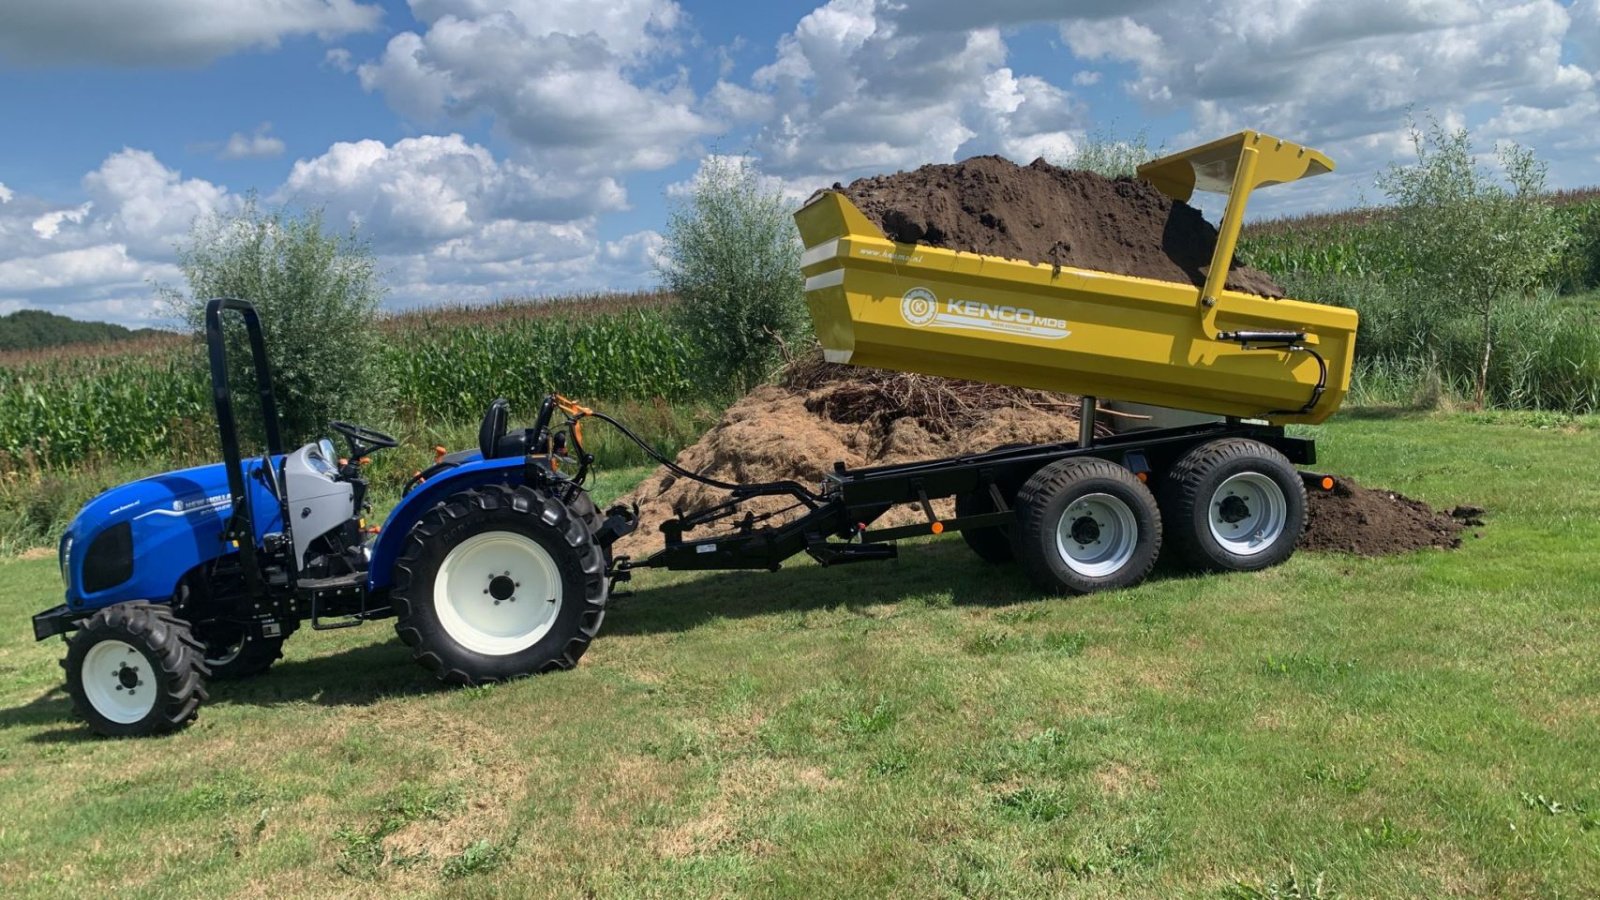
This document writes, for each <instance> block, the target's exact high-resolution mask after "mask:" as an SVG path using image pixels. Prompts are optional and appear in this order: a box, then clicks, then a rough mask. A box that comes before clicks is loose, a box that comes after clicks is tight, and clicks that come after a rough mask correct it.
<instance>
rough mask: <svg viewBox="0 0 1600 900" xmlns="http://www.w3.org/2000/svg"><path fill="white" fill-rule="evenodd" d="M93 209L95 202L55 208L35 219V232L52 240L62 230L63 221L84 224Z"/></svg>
mask: <svg viewBox="0 0 1600 900" xmlns="http://www.w3.org/2000/svg"><path fill="white" fill-rule="evenodd" d="M91 209H94V203H93V202H90V203H85V204H83V205H82V206H75V207H73V208H71V209H53V210H51V211H49V212H47V213H45V214H43V215H41V216H39V218H37V219H34V220H33V233H34V234H37V235H38V236H39V237H42V238H44V239H45V240H50V239H51V238H54V237H55V236H56V235H57V234H59V233H60V232H61V226H62V224H63V223H71V224H73V225H79V224H82V223H83V220H84V219H85V218H87V217H88V215H89V210H91Z"/></svg>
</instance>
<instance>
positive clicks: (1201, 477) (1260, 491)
mask: <svg viewBox="0 0 1600 900" xmlns="http://www.w3.org/2000/svg"><path fill="white" fill-rule="evenodd" d="M1161 507H1162V513H1163V515H1164V517H1165V519H1166V522H1167V538H1168V540H1169V541H1170V542H1171V544H1172V547H1173V549H1174V550H1175V551H1176V552H1177V554H1178V557H1179V558H1180V559H1181V560H1183V561H1184V562H1185V563H1187V564H1189V565H1191V566H1193V567H1195V568H1198V569H1203V570H1206V571H1223V572H1252V571H1255V570H1257V569H1265V568H1267V567H1269V566H1275V565H1277V564H1279V563H1281V562H1283V561H1284V560H1286V559H1288V558H1289V557H1290V556H1292V555H1293V554H1294V548H1295V544H1296V543H1298V542H1299V540H1300V534H1301V532H1302V531H1304V530H1305V525H1306V489H1305V484H1304V483H1302V482H1301V480H1300V473H1299V472H1298V471H1297V470H1296V469H1295V467H1294V465H1293V464H1291V463H1290V462H1289V460H1288V459H1287V458H1286V457H1285V456H1284V455H1283V454H1282V453H1279V452H1278V451H1277V450H1275V449H1274V448H1272V447H1270V446H1268V445H1266V444H1263V443H1262V442H1260V441H1253V440H1249V439H1247V438H1223V439H1221V440H1216V441H1211V442H1209V443H1206V444H1201V445H1200V446H1198V447H1195V448H1194V449H1193V450H1190V451H1189V452H1188V453H1186V454H1184V455H1183V457H1182V458H1180V459H1179V460H1178V461H1177V463H1175V464H1173V466H1172V468H1170V469H1168V470H1167V473H1166V475H1165V477H1163V478H1162V484H1161Z"/></svg>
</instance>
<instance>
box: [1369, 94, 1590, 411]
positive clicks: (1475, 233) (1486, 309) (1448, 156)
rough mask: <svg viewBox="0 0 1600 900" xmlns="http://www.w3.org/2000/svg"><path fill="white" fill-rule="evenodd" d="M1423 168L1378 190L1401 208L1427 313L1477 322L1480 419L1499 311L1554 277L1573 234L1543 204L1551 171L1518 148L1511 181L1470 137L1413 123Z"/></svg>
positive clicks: (1399, 169)
mask: <svg viewBox="0 0 1600 900" xmlns="http://www.w3.org/2000/svg"><path fill="white" fill-rule="evenodd" d="M1411 145H1412V147H1413V148H1415V150H1416V162H1415V163H1413V164H1412V165H1409V166H1401V165H1398V164H1394V165H1391V166H1390V167H1389V169H1388V171H1387V172H1385V173H1384V174H1383V175H1381V176H1379V179H1378V186H1379V187H1380V188H1381V189H1382V190H1383V191H1384V193H1385V194H1387V195H1388V197H1389V199H1390V200H1391V201H1393V202H1394V203H1395V206H1396V207H1397V210H1398V220H1397V225H1398V226H1399V228H1400V231H1401V233H1402V234H1404V235H1405V236H1406V242H1405V250H1404V253H1405V255H1406V257H1407V260H1406V262H1407V268H1408V270H1409V272H1410V277H1411V279H1412V280H1413V281H1414V283H1415V288H1416V290H1417V293H1418V296H1417V301H1418V302H1422V303H1431V304H1439V305H1440V308H1441V310H1442V311H1443V312H1445V313H1447V314H1448V313H1450V312H1458V313H1467V314H1470V315H1473V316H1475V317H1476V319H1477V321H1478V328H1479V340H1480V346H1481V349H1482V353H1481V354H1480V355H1479V360H1478V373H1477V384H1476V391H1475V393H1474V402H1475V403H1476V404H1477V406H1478V407H1479V408H1480V409H1481V408H1482V407H1483V404H1484V394H1485V392H1486V391H1487V389H1488V382H1489V364H1490V362H1491V360H1492V358H1493V355H1494V344H1495V335H1494V322H1495V315H1494V313H1495V307H1496V304H1498V303H1499V302H1500V301H1501V300H1504V299H1506V298H1511V297H1520V296H1526V295H1527V294H1528V293H1529V292H1530V291H1532V290H1533V289H1534V288H1535V287H1537V286H1538V285H1539V283H1540V282H1541V281H1542V280H1543V279H1545V278H1546V277H1547V276H1549V275H1550V274H1551V273H1552V271H1553V270H1554V268H1555V266H1556V264H1557V262H1558V261H1559V260H1560V259H1561V256H1562V251H1563V250H1564V248H1565V245H1566V241H1567V229H1566V227H1565V226H1564V225H1563V223H1562V221H1561V219H1560V218H1559V216H1558V215H1557V214H1556V212H1555V210H1554V209H1552V207H1551V206H1550V204H1549V203H1548V202H1547V201H1546V199H1545V197H1544V186H1545V172H1546V168H1547V167H1546V165H1545V164H1544V163H1543V162H1540V161H1539V160H1538V159H1537V158H1535V157H1534V155H1533V152H1532V151H1531V150H1528V149H1526V148H1523V147H1520V146H1517V145H1516V144H1509V143H1508V144H1505V145H1502V146H1500V147H1499V148H1497V151H1496V156H1497V158H1498V161H1499V163H1500V168H1501V170H1502V171H1503V173H1504V176H1505V183H1504V184H1502V183H1501V182H1499V181H1497V180H1496V179H1495V178H1494V177H1493V176H1492V175H1491V174H1490V173H1489V172H1487V171H1486V170H1485V169H1484V168H1483V167H1482V166H1480V165H1479V164H1478V161H1477V158H1476V157H1475V156H1474V155H1473V150H1472V139H1471V136H1470V135H1469V134H1468V133H1467V130H1466V129H1465V128H1460V129H1456V130H1454V131H1449V130H1446V129H1445V127H1444V126H1443V125H1441V124H1440V123H1439V121H1438V120H1437V119H1434V118H1432V117H1431V116H1430V117H1429V119H1428V126H1427V129H1426V130H1424V129H1423V128H1422V127H1420V126H1419V125H1417V123H1415V122H1412V123H1411Z"/></svg>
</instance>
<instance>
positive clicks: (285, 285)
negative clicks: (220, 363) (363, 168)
mask: <svg viewBox="0 0 1600 900" xmlns="http://www.w3.org/2000/svg"><path fill="white" fill-rule="evenodd" d="M178 260H179V266H180V267H181V268H182V270H183V274H184V277H185V279H186V280H187V281H188V287H189V291H188V293H187V294H184V293H183V292H181V291H179V290H177V289H175V288H171V287H161V288H160V289H159V290H160V293H161V295H162V297H163V298H164V299H165V300H166V301H167V304H168V306H169V308H170V309H172V310H173V311H174V312H175V313H176V314H177V315H178V316H179V317H180V318H182V319H183V321H184V322H185V323H186V324H187V325H188V326H189V329H190V330H191V331H192V332H193V333H194V334H195V335H197V336H200V337H202V338H203V336H204V334H205V304H206V301H207V300H210V299H211V298H213V297H236V298H240V299H244V300H249V301H250V302H251V303H253V304H255V307H256V310H257V312H258V313H260V316H261V326H262V330H263V331H264V332H265V335H266V339H267V355H268V357H269V359H270V360H271V363H272V378H273V395H274V397H275V399H276V400H277V403H278V413H279V415H280V417H281V419H282V429H283V439H284V442H285V444H287V445H291V446H292V445H293V444H295V443H299V442H302V441H305V440H309V439H313V438H315V437H317V436H319V435H322V434H324V433H325V431H326V426H327V423H328V420H330V419H351V420H357V421H360V420H361V419H363V418H365V417H366V416H367V415H369V414H370V413H372V412H374V411H376V410H380V409H383V408H385V406H386V403H385V402H384V401H385V399H386V397H385V395H386V393H387V391H386V388H387V386H386V385H384V384H383V383H382V379H381V378H380V375H379V369H378V359H377V351H378V348H379V340H378V332H377V313H378V304H379V302H380V301H381V299H382V295H383V290H382V288H381V286H380V285H379V283H378V275H377V268H376V264H375V262H374V260H373V257H372V253H371V251H370V249H369V248H368V247H367V246H366V245H365V244H364V243H362V242H361V241H360V240H358V239H357V236H356V234H355V232H354V231H353V230H352V231H351V232H348V233H345V234H332V233H329V232H327V231H325V230H324V228H323V219H322V213H321V211H319V210H312V211H310V212H305V213H301V214H291V213H289V212H286V211H284V210H272V211H265V210H262V209H260V208H259V207H258V206H257V204H256V201H255V199H254V198H253V197H252V198H250V199H249V200H247V201H246V203H245V204H244V206H243V207H242V208H241V209H240V210H238V211H237V212H234V213H229V214H222V215H217V216H214V217H212V218H210V219H207V220H205V221H202V222H200V223H198V224H196V226H195V228H194V230H193V232H191V234H190V238H189V243H188V246H186V247H184V248H182V249H181V250H180V252H179V257H178ZM228 333H229V354H230V370H229V380H230V382H231V384H232V387H233V390H234V396H235V397H239V398H244V397H249V396H251V395H250V393H249V391H251V390H252V389H253V386H254V377H253V372H252V370H251V368H250V353H249V349H248V345H247V344H246V343H245V341H244V335H243V329H242V328H235V327H232V325H230V327H229V329H228ZM237 408H238V410H239V416H240V422H241V427H242V428H247V429H249V430H251V431H255V432H256V434H257V435H258V436H259V430H258V429H259V422H257V419H258V418H259V417H258V415H257V413H256V409H257V405H256V404H255V403H251V402H240V403H239V404H238V407H237Z"/></svg>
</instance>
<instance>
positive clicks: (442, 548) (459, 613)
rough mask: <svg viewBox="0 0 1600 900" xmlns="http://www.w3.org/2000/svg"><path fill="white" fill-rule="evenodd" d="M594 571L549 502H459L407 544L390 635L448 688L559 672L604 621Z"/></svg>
mask: <svg viewBox="0 0 1600 900" xmlns="http://www.w3.org/2000/svg"><path fill="white" fill-rule="evenodd" d="M605 568H606V566H605V558H604V556H603V555H602V553H601V551H600V547H599V546H598V545H597V544H596V543H595V540H594V534H593V532H592V531H591V530H590V526H589V523H588V521H587V517H585V516H583V515H579V514H575V513H574V512H573V511H572V510H571V509H569V508H568V507H567V506H566V505H565V504H563V503H562V502H561V501H560V500H557V499H556V498H555V497H553V496H551V495H550V494H549V493H547V492H544V491H541V490H538V489H535V488H533V487H529V486H527V485H524V486H521V487H517V488H511V487H503V486H491V487H484V488H480V489H477V490H470V491H463V492H461V493H458V494H455V495H453V496H451V497H449V498H447V499H446V500H445V501H444V502H442V503H440V504H438V505H437V506H435V507H434V508H433V509H432V510H430V511H429V512H428V513H427V514H426V515H424V516H423V517H422V519H421V520H420V521H419V522H417V524H416V526H414V527H413V528H412V529H411V533H410V535H409V536H408V537H407V539H406V549H405V552H404V554H403V555H401V557H400V559H399V561H398V562H396V563H395V578H394V588H393V590H392V591H391V593H390V600H391V602H392V603H393V606H394V610H395V615H396V621H395V631H396V632H397V633H398V634H399V635H400V639H401V640H403V641H405V642H406V644H408V645H410V646H411V648H412V655H413V656H414V657H415V659H416V660H417V661H418V662H420V663H422V664H423V666H425V667H427V668H428V669H430V670H432V671H433V672H434V673H435V674H437V675H438V676H439V678H440V679H441V680H443V681H447V682H449V683H451V684H462V685H474V684H484V683H487V682H495V681H504V680H506V679H508V678H517V677H520V676H523V675H532V674H535V673H538V672H548V671H552V670H555V669H570V668H572V667H573V666H575V665H577V663H578V658H579V657H581V656H582V655H583V653H584V651H585V650H587V649H588V647H589V642H590V641H592V640H594V637H595V635H596V634H597V633H598V632H599V630H600V622H601V620H602V619H603V618H604V617H605V604H606V595H607V591H608V585H607V582H606V577H605Z"/></svg>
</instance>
